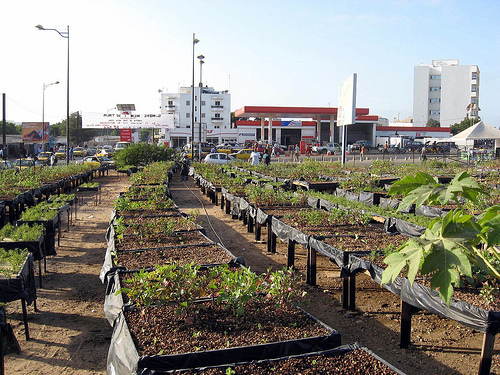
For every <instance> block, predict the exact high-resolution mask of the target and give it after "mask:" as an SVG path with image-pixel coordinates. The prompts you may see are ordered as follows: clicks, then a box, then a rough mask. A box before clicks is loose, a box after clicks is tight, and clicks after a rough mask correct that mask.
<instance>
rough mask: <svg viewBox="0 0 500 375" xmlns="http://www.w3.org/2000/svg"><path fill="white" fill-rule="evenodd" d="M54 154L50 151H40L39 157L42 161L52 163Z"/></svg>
mask: <svg viewBox="0 0 500 375" xmlns="http://www.w3.org/2000/svg"><path fill="white" fill-rule="evenodd" d="M52 155H53V153H52V152H50V151H44V152H40V153H39V154H38V156H37V159H38V161H39V162H40V163H43V164H50V157H51V156H52Z"/></svg>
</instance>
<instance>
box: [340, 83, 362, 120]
mask: <svg viewBox="0 0 500 375" xmlns="http://www.w3.org/2000/svg"><path fill="white" fill-rule="evenodd" d="M357 80H358V75H357V74H356V73H353V74H352V75H351V76H350V77H349V78H347V79H346V80H345V81H344V82H343V83H342V85H340V92H339V108H338V115H337V126H344V125H353V124H354V123H355V122H356V85H357Z"/></svg>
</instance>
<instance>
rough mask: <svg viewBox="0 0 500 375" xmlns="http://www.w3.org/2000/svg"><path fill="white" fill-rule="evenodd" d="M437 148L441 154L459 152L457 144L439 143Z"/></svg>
mask: <svg viewBox="0 0 500 375" xmlns="http://www.w3.org/2000/svg"><path fill="white" fill-rule="evenodd" d="M437 146H438V149H439V150H440V151H441V152H447V153H452V152H456V151H457V150H458V146H457V145H456V144H455V142H437Z"/></svg>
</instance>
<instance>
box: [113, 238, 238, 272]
mask: <svg viewBox="0 0 500 375" xmlns="http://www.w3.org/2000/svg"><path fill="white" fill-rule="evenodd" d="M232 258H234V257H233V256H232V255H231V254H230V253H229V252H228V251H227V250H226V249H224V248H222V247H221V246H220V245H217V244H211V243H205V244H196V245H184V246H172V247H164V248H161V249H144V250H124V251H117V252H116V256H115V257H114V259H113V261H114V263H115V264H116V265H117V266H122V267H125V268H126V269H128V270H137V269H141V268H150V267H154V266H156V265H164V264H169V263H175V264H178V265H186V264H188V263H194V264H210V263H226V262H229V261H230V260H231V259H232Z"/></svg>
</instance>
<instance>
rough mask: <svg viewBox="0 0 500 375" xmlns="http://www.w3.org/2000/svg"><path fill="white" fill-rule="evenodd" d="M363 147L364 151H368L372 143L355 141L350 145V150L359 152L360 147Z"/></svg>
mask: <svg viewBox="0 0 500 375" xmlns="http://www.w3.org/2000/svg"><path fill="white" fill-rule="evenodd" d="M363 145H364V146H365V150H366V151H370V149H371V148H372V142H371V141H367V140H365V139H363V140H360V141H356V142H354V143H353V144H352V145H351V150H361V147H363Z"/></svg>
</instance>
